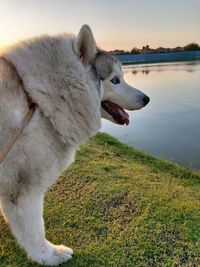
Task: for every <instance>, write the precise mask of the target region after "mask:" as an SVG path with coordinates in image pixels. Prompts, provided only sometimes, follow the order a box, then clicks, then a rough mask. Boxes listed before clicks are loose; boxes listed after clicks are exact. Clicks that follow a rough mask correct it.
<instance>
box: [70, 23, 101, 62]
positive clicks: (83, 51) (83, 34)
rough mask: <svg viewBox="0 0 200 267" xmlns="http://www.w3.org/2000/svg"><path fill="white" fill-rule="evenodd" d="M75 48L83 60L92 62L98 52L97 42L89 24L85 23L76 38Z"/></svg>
mask: <svg viewBox="0 0 200 267" xmlns="http://www.w3.org/2000/svg"><path fill="white" fill-rule="evenodd" d="M73 46H74V50H75V52H76V54H77V55H78V56H79V57H80V58H81V60H82V61H83V62H84V63H86V64H92V63H93V61H94V59H95V56H96V53H97V48H96V42H95V40H94V36H93V34H92V31H91V29H90V27H89V26H88V25H83V26H82V28H81V29H80V31H79V34H78V36H77V37H76V39H75V40H74V44H73Z"/></svg>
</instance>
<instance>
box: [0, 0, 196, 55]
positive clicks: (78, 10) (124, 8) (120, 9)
mask: <svg viewBox="0 0 200 267" xmlns="http://www.w3.org/2000/svg"><path fill="white" fill-rule="evenodd" d="M83 24H89V25H90V26H91V28H92V30H93V32H94V35H95V38H96V41H97V43H98V45H99V46H100V47H101V48H103V49H106V50H111V49H125V50H126V49H127V50H130V49H132V48H133V47H134V46H136V47H138V48H139V47H142V46H143V45H146V44H148V45H150V46H151V47H154V48H155V47H158V46H164V47H174V46H178V45H181V46H184V45H185V44H187V43H190V42H197V43H199V44H200V0H0V48H3V47H4V46H6V45H10V44H11V43H13V42H17V41H18V40H21V39H25V38H28V37H33V36H36V35H40V34H43V33H49V34H55V33H61V32H72V33H77V32H78V30H79V28H80V27H81V26H82V25H83Z"/></svg>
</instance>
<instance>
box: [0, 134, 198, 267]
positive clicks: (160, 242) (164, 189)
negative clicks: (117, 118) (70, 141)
mask: <svg viewBox="0 0 200 267" xmlns="http://www.w3.org/2000/svg"><path fill="white" fill-rule="evenodd" d="M44 217H45V222H46V230H47V238H48V239H49V240H50V241H52V242H54V243H56V244H59V243H63V244H66V245H68V246H70V247H72V248H73V249H74V252H75V255H74V257H73V260H71V261H70V262H68V263H66V264H64V265H62V266H69V267H72V266H75V267H79V266H85V267H89V266H91V267H95V266H114V267H115V266H123V267H124V266H130V267H134V266H141V267H145V266H156V267H157V266H199V264H200V175H198V174H194V173H192V172H190V171H189V170H187V169H184V168H182V167H180V166H178V165H174V164H171V163H169V162H165V161H161V160H158V159H155V158H153V157H151V156H149V155H147V154H144V153H141V152H138V151H135V150H134V149H133V148H130V147H128V146H126V145H123V144H121V143H120V142H118V141H117V140H116V139H114V138H112V137H110V136H108V135H105V134H98V135H97V136H96V137H95V138H93V139H92V140H91V141H90V142H89V143H88V144H87V145H84V146H83V147H82V148H81V150H80V151H79V152H78V154H77V157H76V161H75V163H74V164H73V165H72V166H71V167H70V169H69V170H68V171H67V172H64V173H63V174H62V175H61V177H60V178H59V180H58V181H57V183H56V184H55V185H54V186H53V187H52V188H51V189H50V190H49V192H48V194H47V196H46V202H45V215H44ZM0 266H1V267H5V266H6V267H8V266H20V267H28V266H31V267H32V266H38V265H37V264H33V263H31V264H30V262H28V261H27V259H26V257H25V255H24V253H23V251H22V250H21V249H20V248H19V247H18V246H17V245H16V243H15V242H14V239H13V237H12V236H11V234H10V231H9V228H8V226H7V225H6V223H5V222H4V221H3V218H2V217H1V216H0Z"/></svg>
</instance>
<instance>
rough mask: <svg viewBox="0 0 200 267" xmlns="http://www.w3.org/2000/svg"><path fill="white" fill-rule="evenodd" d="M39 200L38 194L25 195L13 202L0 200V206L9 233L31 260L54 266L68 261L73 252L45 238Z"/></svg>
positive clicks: (40, 198)
mask: <svg viewBox="0 0 200 267" xmlns="http://www.w3.org/2000/svg"><path fill="white" fill-rule="evenodd" d="M43 198H44V195H43V194H41V193H38V192H27V193H26V194H23V195H19V196H18V197H17V198H16V199H13V198H8V197H1V198H0V205H1V210H2V212H3V215H4V217H5V218H6V219H7V221H8V223H9V225H10V227H11V229H12V232H13V234H14V235H15V237H16V238H17V240H18V242H19V244H20V245H21V247H22V248H24V249H25V251H26V252H27V254H28V257H29V258H31V259H32V260H33V261H36V262H37V263H40V264H43V265H50V266H56V265H58V264H60V263H63V262H65V261H67V260H68V259H70V258H71V255H72V253H73V251H72V250H71V249H70V248H68V247H65V246H62V245H60V246H55V245H53V244H51V243H50V242H49V241H47V240H46V239H45V230H44V221H43V217H42V214H43Z"/></svg>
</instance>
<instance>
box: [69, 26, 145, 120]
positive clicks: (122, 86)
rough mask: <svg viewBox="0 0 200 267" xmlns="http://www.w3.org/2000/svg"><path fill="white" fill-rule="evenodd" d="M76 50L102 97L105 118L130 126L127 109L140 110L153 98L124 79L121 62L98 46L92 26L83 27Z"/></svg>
mask: <svg viewBox="0 0 200 267" xmlns="http://www.w3.org/2000/svg"><path fill="white" fill-rule="evenodd" d="M74 50H75V52H76V54H77V55H78V56H79V57H80V59H81V61H82V62H83V64H84V65H85V66H87V69H88V72H89V74H90V77H91V78H92V80H93V81H94V82H95V85H96V88H97V90H98V91H99V95H100V97H101V98H102V102H101V114H102V118H105V119H108V120H110V121H112V122H114V123H117V124H121V125H124V124H126V125H128V124H129V115H128V113H127V112H126V111H125V110H124V109H126V110H138V109H141V108H143V107H144V106H146V105H147V104H148V102H149V100H150V98H149V97H148V96H146V95H145V94H144V93H142V92H141V91H140V90H138V89H136V88H134V87H132V86H130V85H128V84H127V83H126V82H125V80H124V79H123V72H122V66H121V63H120V62H119V61H118V60H117V59H116V58H115V57H114V56H112V55H110V54H109V53H107V52H105V51H102V50H100V49H98V48H97V46H96V42H95V40H94V37H93V34H92V31H91V29H90V27H89V26H87V25H84V26H83V27H82V28H81V30H80V32H79V34H78V36H77V37H76V39H75V41H74ZM102 85H103V90H102Z"/></svg>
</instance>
